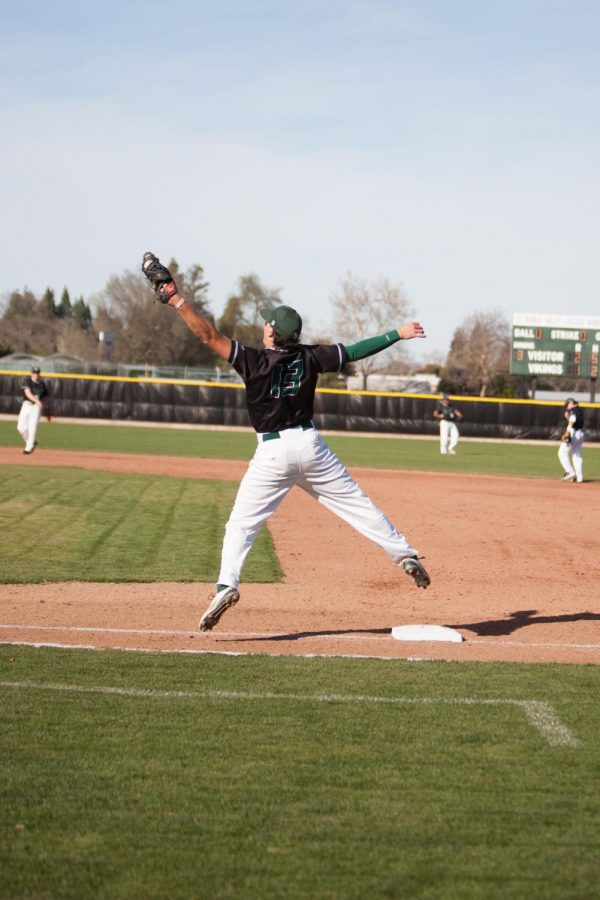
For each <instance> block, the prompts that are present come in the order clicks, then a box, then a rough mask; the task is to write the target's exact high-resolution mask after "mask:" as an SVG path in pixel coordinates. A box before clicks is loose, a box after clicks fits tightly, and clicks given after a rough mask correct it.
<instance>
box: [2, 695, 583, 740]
mask: <svg viewBox="0 0 600 900" xmlns="http://www.w3.org/2000/svg"><path fill="white" fill-rule="evenodd" d="M0 688H16V689H19V690H37V691H57V692H63V693H75V694H108V695H114V696H119V697H145V698H160V699H165V698H166V699H181V698H183V699H191V700H284V701H294V702H300V703H373V704H390V705H398V706H514V707H517V708H519V709H521V710H522V711H523V713H524V714H525V717H526V719H527V721H528V722H529V724H530V725H531V726H532V727H533V728H534V729H536V730H537V731H538V732H539V733H540V734H541V735H542V737H543V738H545V740H546V741H547V742H548V743H549V744H550V746H551V747H562V748H566V747H568V748H575V747H580V746H581V742H580V741H579V740H578V739H577V738H576V737H575V736H574V735H573V734H572V732H571V731H570V730H569V729H568V728H567V727H566V725H564V724H563V723H562V722H561V720H560V718H559V716H558V714H557V713H556V712H555V710H554V708H553V707H552V705H551V704H550V703H548V702H547V701H546V700H512V699H481V700H479V699H477V698H475V697H462V698H460V697H457V698H448V697H378V696H374V695H369V694H287V693H276V692H275V691H217V690H206V691H160V690H155V689H146V688H118V687H105V686H98V685H90V686H86V685H78V684H49V683H40V682H27V681H0Z"/></svg>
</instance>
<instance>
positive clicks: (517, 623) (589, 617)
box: [450, 609, 600, 637]
mask: <svg viewBox="0 0 600 900" xmlns="http://www.w3.org/2000/svg"><path fill="white" fill-rule="evenodd" d="M555 622H600V613H592V612H580V613H564V614H563V615H560V616H538V615H537V609H521V610H518V611H517V612H513V613H511V614H510V618H508V619H488V620H487V621H484V622H463V623H461V624H460V625H451V626H450V628H464V629H465V630H466V631H473V632H474V633H475V634H478V635H480V636H481V637H483V636H486V635H488V636H499V635H502V634H512V633H513V632H514V631H518V630H519V629H520V628H526V627H527V626H528V625H552V624H554V623H555Z"/></svg>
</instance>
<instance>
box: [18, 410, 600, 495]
mask: <svg viewBox="0 0 600 900" xmlns="http://www.w3.org/2000/svg"><path fill="white" fill-rule="evenodd" d="M38 436H39V443H40V450H41V449H43V448H44V447H47V448H49V449H60V450H66V449H69V450H84V451H85V450H88V451H95V452H100V453H107V452H109V453H146V454H165V455H168V456H200V457H202V456H205V457H214V458H216V459H250V457H251V456H252V453H253V452H254V448H255V447H256V438H255V436H254V434H253V433H250V432H236V431H203V430H189V429H177V428H154V427H143V426H139V427H138V426H127V425H118V426H107V425H72V424H68V423H63V422H51V423H47V422H43V423H42V424H41V425H40V429H39V432H38ZM327 442H328V444H329V445H330V446H331V447H332V449H333V450H334V451H335V452H336V453H337V454H338V455H339V457H340V459H341V460H342V461H343V462H344V463H345V465H347V466H350V467H351V466H371V467H373V468H385V469H420V470H424V471H434V472H465V473H479V474H487V475H512V476H523V477H532V478H560V476H561V475H562V473H563V470H562V468H561V466H560V464H559V462H558V458H557V452H558V445H557V444H556V443H553V442H540V444H539V445H535V446H532V445H530V444H514V443H493V442H487V441H486V442H475V441H461V443H460V444H459V447H458V452H457V455H456V456H444V457H442V456H441V454H440V452H439V444H438V441H437V439H432V440H419V439H411V438H398V439H393V438H377V437H356V436H352V435H349V436H347V437H346V436H337V435H336V436H331V437H327ZM0 446H4V447H20V446H22V441H21V439H20V437H19V435H18V433H17V430H16V427H15V424H14V423H13V422H9V421H0ZM584 474H585V478H586V480H588V481H600V446H599V445H594V446H587V447H585V448H584Z"/></svg>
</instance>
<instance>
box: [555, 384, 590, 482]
mask: <svg viewBox="0 0 600 900" xmlns="http://www.w3.org/2000/svg"><path fill="white" fill-rule="evenodd" d="M564 416H565V419H566V420H567V425H566V428H565V430H564V432H563V434H562V436H561V442H560V447H559V448H558V458H559V459H560V462H561V465H562V467H563V469H564V470H565V474H564V475H563V477H562V480H563V481H575V482H578V483H579V484H581V482H582V481H583V438H584V424H585V417H584V412H583V410H582V409H581V408H580V406H579V403H578V402H577V400H575V399H574V398H573V397H569V398H568V399H567V401H566V403H565V412H564Z"/></svg>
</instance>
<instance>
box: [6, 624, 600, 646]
mask: <svg viewBox="0 0 600 900" xmlns="http://www.w3.org/2000/svg"><path fill="white" fill-rule="evenodd" d="M2 629H3V630H8V631H10V630H18V631H60V632H62V633H67V634H68V633H71V632H73V633H75V634H77V633H89V634H142V635H149V636H150V635H162V636H168V637H195V638H198V639H211V638H212V639H215V638H217V639H220V640H243V639H245V640H252V639H254V640H277V639H279V640H281V641H283V640H285V639H286V638H289V640H298V639H302V640H315V641H329V640H331V639H332V638H335V640H336V641H386V642H387V641H389V640H390V638H391V634H331V633H329V634H327V633H323V634H310V633H301V634H300V636H299V637H298V636H297V635H294V634H288V633H286V632H276V631H274V632H267V631H256V632H253V631H216V632H211V633H210V634H206V633H204V632H200V631H196V630H194V629H193V628H190V629H189V630H188V631H181V630H169V629H165V628H106V627H102V626H83V625H19V624H12V625H11V624H0V630H2ZM415 643H421V642H419V641H417V642H415ZM422 643H435V644H438V643H441V642H439V641H423V642H422ZM465 643H468V644H488V645H489V646H490V647H497V646H500V645H501V646H503V647H538V648H548V649H561V648H562V649H567V650H600V643H598V644H574V643H562V642H558V641H545V642H533V641H502V640H500V641H493V640H480V639H478V638H465Z"/></svg>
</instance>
